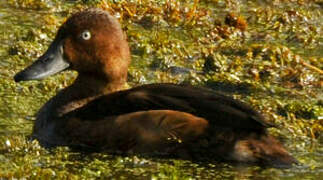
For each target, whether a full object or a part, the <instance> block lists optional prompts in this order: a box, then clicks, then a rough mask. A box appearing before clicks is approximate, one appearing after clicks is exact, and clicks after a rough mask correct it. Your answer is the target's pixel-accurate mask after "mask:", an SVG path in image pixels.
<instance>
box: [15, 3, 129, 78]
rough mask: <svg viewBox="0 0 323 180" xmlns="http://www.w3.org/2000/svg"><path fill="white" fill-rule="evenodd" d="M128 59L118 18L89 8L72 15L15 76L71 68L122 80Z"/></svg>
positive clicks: (41, 74)
mask: <svg viewBox="0 0 323 180" xmlns="http://www.w3.org/2000/svg"><path fill="white" fill-rule="evenodd" d="M129 63H130V52H129V47H128V43H127V40H126V37H125V35H124V33H123V31H122V29H121V26H120V24H119V22H118V21H117V20H116V19H115V18H114V17H113V16H111V15H110V14H109V13H107V12H105V11H103V10H100V9H88V10H85V11H82V12H78V13H76V14H74V15H72V16H71V17H70V18H69V19H68V20H67V21H66V22H65V23H64V24H63V25H62V26H61V27H60V28H59V30H58V33H57V35H56V37H55V39H54V41H53V42H52V43H51V45H50V46H49V48H48V50H47V51H46V52H45V54H44V55H42V56H41V57H40V58H39V59H38V60H37V61H35V62H34V63H33V64H32V65H30V66H29V67H27V68H26V69H24V70H23V71H21V72H19V73H18V74H16V75H15V77H14V79H15V81H16V82H19V81H27V80H35V79H42V78H45V77H47V76H50V75H53V74H56V73H58V72H61V71H63V70H65V69H72V70H76V71H78V73H79V76H92V77H95V78H98V79H102V80H104V81H106V82H111V83H112V82H119V83H123V82H125V81H126V79H127V69H128V65H129Z"/></svg>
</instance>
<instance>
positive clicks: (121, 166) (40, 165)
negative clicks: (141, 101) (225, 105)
mask: <svg viewBox="0 0 323 180" xmlns="http://www.w3.org/2000/svg"><path fill="white" fill-rule="evenodd" d="M88 7H100V8H103V9H106V10H107V11H109V12H110V13H111V14H113V15H114V16H116V17H118V19H119V21H120V22H121V23H122V26H123V29H124V31H125V32H126V33H127V35H128V40H129V43H130V47H131V51H132V59H133V62H132V65H131V67H130V69H129V82H128V83H129V85H130V86H134V85H137V84H145V83H154V82H174V83H189V84H194V85H198V86H206V87H209V88H213V89H215V90H218V91H224V92H225V93H227V94H229V95H231V96H233V97H234V98H237V99H240V100H242V101H245V102H247V103H249V104H251V105H252V106H253V107H254V108H256V109H257V110H259V111H261V112H262V113H263V114H264V115H265V116H266V117H268V120H269V121H271V122H273V123H275V124H276V125H278V127H279V128H278V129H270V132H271V133H272V134H273V135H276V136H278V137H279V138H280V139H281V141H283V142H284V144H285V146H286V147H287V149H288V150H289V151H291V152H292V154H293V155H294V156H295V157H296V158H297V159H299V161H300V162H301V163H303V164H304V165H303V166H297V167H294V168H292V169H287V170H280V169H273V168H260V167H257V166H243V165H242V166H241V165H240V166H238V165H229V164H226V163H215V162H194V161H193V162H192V161H184V160H177V159H156V158H144V157H137V156H129V157H120V156H113V155H109V154H104V153H93V154H82V153H79V152H71V151H70V150H69V149H67V148H56V149H53V150H47V149H44V148H42V147H40V146H39V145H38V143H37V142H36V141H28V135H29V134H30V132H31V128H32V124H33V120H34V118H35V117H34V114H35V113H36V112H37V110H38V109H39V108H40V107H41V106H42V104H43V103H44V102H46V101H47V100H48V99H49V98H50V97H52V96H54V95H55V93H56V92H57V91H59V90H60V89H62V88H64V87H66V86H68V85H69V84H71V83H72V81H73V80H74V78H75V75H76V74H75V73H72V72H66V73H63V74H60V75H56V76H54V77H51V78H48V79H45V80H42V81H37V82H24V83H19V84H17V83H15V82H14V81H13V80H12V77H13V76H14V74H15V73H16V72H18V71H19V70H21V69H23V68H24V67H26V66H27V65H28V64H30V63H31V62H32V61H34V60H35V59H36V58H37V57H38V56H40V55H41V54H42V53H43V52H44V51H45V50H46V48H47V46H48V44H49V43H50V42H51V40H52V39H53V37H54V36H55V33H56V31H57V29H58V27H59V25H60V24H61V23H62V22H63V21H64V20H65V18H66V17H68V15H70V14H71V13H73V12H75V11H77V10H80V9H84V8H88ZM322 12H323V9H322V3H321V2H320V1H318V0H307V1H305V0H297V1H296V0H295V1H294V0H275V1H248V0H237V1H231V0H200V1H198V0H181V1H171V0H162V1H148V0H132V1H125V0H115V1H96V0H77V1H63V0H55V1H48V0H41V1H36V0H8V1H6V2H3V1H1V2H0V22H1V23H0V46H1V48H0V77H1V78H0V107H1V108H0V162H2V163H0V179H1V178H8V179H9V178H28V179H29V178H31V179H95V178H102V179H110V178H114V179H129V178H131V179H160V178H163V179H260V178H266V179H304V178H305V179H319V178H320V177H322V176H323V174H322V172H323V164H322V162H323V145H322V144H323V135H322V130H323V121H322V120H323V119H322V117H323V104H322V100H323V99H322V98H323V94H322V92H323V91H322V90H323V89H322V86H323V84H322V69H323V56H322V55H323V54H322V53H323V45H322V37H323V36H322V23H323V22H322V21H321V19H322Z"/></svg>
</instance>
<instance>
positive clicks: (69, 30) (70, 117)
mask: <svg viewBox="0 0 323 180" xmlns="http://www.w3.org/2000/svg"><path fill="white" fill-rule="evenodd" d="M130 61H131V60H130V51H129V46H128V42H127V38H126V37H125V35H124V33H123V31H122V29H121V26H120V24H119V22H118V21H117V20H116V18H114V17H113V16H111V15H110V14H109V13H108V12H105V11H103V10H100V9H88V10H85V11H81V12H78V13H76V14H74V15H72V16H71V17H70V18H69V19H68V20H67V21H66V22H65V23H64V24H63V25H62V26H61V27H60V28H59V30H58V33H57V35H56V37H55V39H54V41H53V42H52V44H51V45H50V46H49V48H48V50H47V51H46V52H45V54H44V55H42V56H41V57H40V58H39V59H38V60H37V61H35V62H34V63H33V64H32V65H30V66H29V67H27V68H26V69H24V70H23V71H21V72H19V73H18V74H16V75H15V77H14V79H15V81H16V82H20V81H27V80H36V79H42V78H45V77H47V76H50V75H53V74H56V73H58V72H61V71H63V70H66V69H70V70H75V71H77V72H78V77H77V79H76V80H75V82H74V83H73V84H72V85H70V86H69V87H67V88H65V89H63V90H61V91H60V92H59V93H57V95H56V96H54V97H53V98H51V99H50V100H49V101H48V102H47V103H46V104H45V105H44V106H43V107H42V108H41V109H40V110H39V112H38V113H37V118H36V121H35V124H34V127H33V132H32V137H33V138H35V139H37V140H38V141H39V142H40V144H41V145H43V146H45V147H53V146H70V147H73V148H78V149H81V150H84V149H90V150H95V151H106V152H110V153H130V152H131V153H136V154H144V155H147V154H148V155H152V154H157V155H169V156H175V157H176V156H178V157H182V156H184V155H185V157H189V158H199V157H206V158H207V159H214V160H228V161H236V162H243V163H259V164H265V165H275V166H289V165H291V164H293V163H296V160H295V159H294V158H293V157H292V156H291V155H289V153H288V152H287V151H286V150H285V148H284V147H283V146H282V145H281V143H279V142H278V141H277V140H276V139H275V138H274V137H272V136H271V135H269V134H268V133H267V130H266V129H267V128H268V127H272V125H271V124H270V123H268V122H266V121H265V119H264V117H263V116H262V115H261V114H260V113H258V112H257V111H255V110H254V109H252V108H251V107H250V106H249V105H247V104H245V103H242V102H240V101H238V100H235V99H233V98H231V97H228V96H226V95H223V94H221V93H219V92H215V91H212V90H209V89H206V88H198V87H193V86H185V85H176V84H149V85H142V86H138V87H135V88H132V89H128V90H122V88H123V86H124V84H125V83H126V81H127V72H128V66H129V64H130Z"/></svg>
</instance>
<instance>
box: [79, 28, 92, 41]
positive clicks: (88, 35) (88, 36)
mask: <svg viewBox="0 0 323 180" xmlns="http://www.w3.org/2000/svg"><path fill="white" fill-rule="evenodd" d="M81 37H82V39H84V40H89V39H91V33H90V31H89V30H85V31H83V32H82V34H81Z"/></svg>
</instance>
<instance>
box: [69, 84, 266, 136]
mask: <svg viewBox="0 0 323 180" xmlns="http://www.w3.org/2000/svg"><path fill="white" fill-rule="evenodd" d="M147 110H176V111H183V112H187V113H191V114H193V115H196V116H199V117H203V118H205V119H207V120H208V121H209V123H210V125H211V126H212V125H213V126H218V127H223V128H233V129H254V130H257V129H258V130H263V129H264V128H267V127H272V125H271V124H270V123H268V122H266V121H265V119H264V117H263V116H262V115H261V114H260V113H258V112H257V111H255V110H253V109H252V108H251V107H250V106H249V105H247V104H245V103H243V102H241V101H238V100H235V99H233V98H231V97H228V96H226V95H223V94H222V93H219V92H215V91H212V90H210V89H206V88H198V87H193V86H185V85H175V84H150V85H143V86H139V87H135V88H132V89H130V90H125V91H119V92H115V93H112V94H108V95H105V96H101V97H99V98H97V99H95V100H93V101H92V102H91V103H89V104H88V105H86V106H84V107H82V108H80V109H78V110H76V111H74V112H72V113H73V115H72V116H74V117H80V118H84V119H87V120H98V119H102V118H104V117H108V116H114V115H121V114H126V113H131V112H137V111H147Z"/></svg>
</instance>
